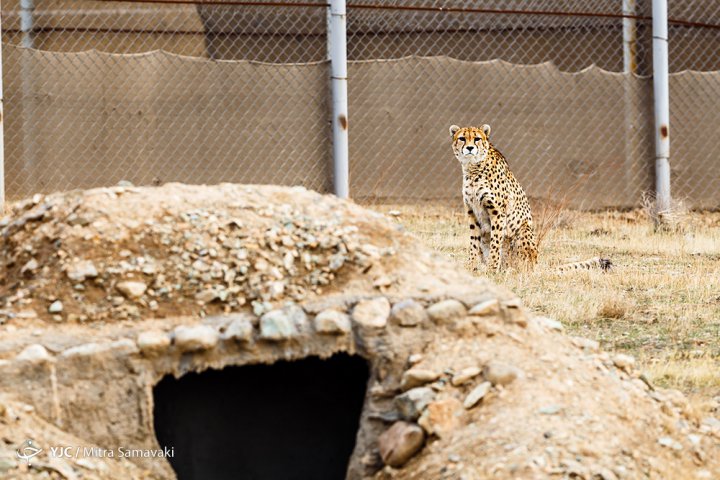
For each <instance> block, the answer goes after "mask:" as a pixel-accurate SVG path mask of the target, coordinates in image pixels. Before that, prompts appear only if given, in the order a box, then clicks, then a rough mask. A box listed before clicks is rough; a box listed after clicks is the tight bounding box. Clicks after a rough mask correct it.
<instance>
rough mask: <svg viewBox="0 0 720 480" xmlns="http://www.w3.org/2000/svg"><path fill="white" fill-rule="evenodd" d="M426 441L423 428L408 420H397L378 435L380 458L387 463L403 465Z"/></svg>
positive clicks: (393, 465) (394, 465) (397, 465)
mask: <svg viewBox="0 0 720 480" xmlns="http://www.w3.org/2000/svg"><path fill="white" fill-rule="evenodd" d="M424 442H425V432H423V429H422V428H420V427H418V426H417V425H415V424H414V423H408V422H403V421H399V422H395V423H393V425H392V426H391V427H390V428H389V429H387V430H386V431H385V432H383V433H382V434H380V436H379V437H378V449H379V450H380V458H382V461H383V463H385V465H390V466H391V467H395V468H397V467H401V466H403V465H404V464H405V463H407V461H408V460H410V458H412V456H413V455H415V454H416V453H417V452H418V451H420V449H421V448H422V446H423V443H424Z"/></svg>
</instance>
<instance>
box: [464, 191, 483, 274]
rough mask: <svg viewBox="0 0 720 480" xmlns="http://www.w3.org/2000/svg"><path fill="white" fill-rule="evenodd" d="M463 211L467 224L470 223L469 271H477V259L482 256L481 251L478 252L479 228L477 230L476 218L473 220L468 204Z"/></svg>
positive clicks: (473, 214) (471, 210)
mask: <svg viewBox="0 0 720 480" xmlns="http://www.w3.org/2000/svg"><path fill="white" fill-rule="evenodd" d="M465 209H466V211H467V219H468V222H469V223H470V251H469V256H470V269H471V270H472V271H477V269H478V258H479V257H480V256H481V255H482V251H481V250H480V228H478V221H477V218H475V213H474V212H473V209H472V208H471V207H470V206H469V205H468V204H465Z"/></svg>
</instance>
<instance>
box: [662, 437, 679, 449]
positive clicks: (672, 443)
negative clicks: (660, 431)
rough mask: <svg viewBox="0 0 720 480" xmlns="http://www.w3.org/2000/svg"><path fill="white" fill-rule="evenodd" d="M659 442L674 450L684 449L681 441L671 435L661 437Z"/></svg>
mask: <svg viewBox="0 0 720 480" xmlns="http://www.w3.org/2000/svg"><path fill="white" fill-rule="evenodd" d="M658 443H659V444H660V445H662V446H663V447H667V448H672V449H673V450H678V451H680V450H682V449H683V446H682V444H681V443H680V442H678V441H676V440H673V439H672V438H671V437H660V438H658Z"/></svg>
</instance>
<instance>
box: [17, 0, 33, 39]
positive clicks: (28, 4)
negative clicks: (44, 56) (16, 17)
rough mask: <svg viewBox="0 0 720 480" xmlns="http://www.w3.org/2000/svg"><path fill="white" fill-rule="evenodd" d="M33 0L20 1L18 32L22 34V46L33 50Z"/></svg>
mask: <svg viewBox="0 0 720 480" xmlns="http://www.w3.org/2000/svg"><path fill="white" fill-rule="evenodd" d="M34 12H35V0H20V31H21V32H22V46H23V47H25V48H33V46H34V45H33V43H34V38H33V37H34V32H33V16H34Z"/></svg>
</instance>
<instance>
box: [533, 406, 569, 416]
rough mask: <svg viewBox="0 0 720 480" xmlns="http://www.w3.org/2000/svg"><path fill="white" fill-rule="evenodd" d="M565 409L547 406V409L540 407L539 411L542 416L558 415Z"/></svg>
mask: <svg viewBox="0 0 720 480" xmlns="http://www.w3.org/2000/svg"><path fill="white" fill-rule="evenodd" d="M562 409H563V407H561V406H560V405H547V406H545V407H540V408H539V409H538V413H539V414H540V415H557V414H558V413H560V412H561V411H562Z"/></svg>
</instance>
